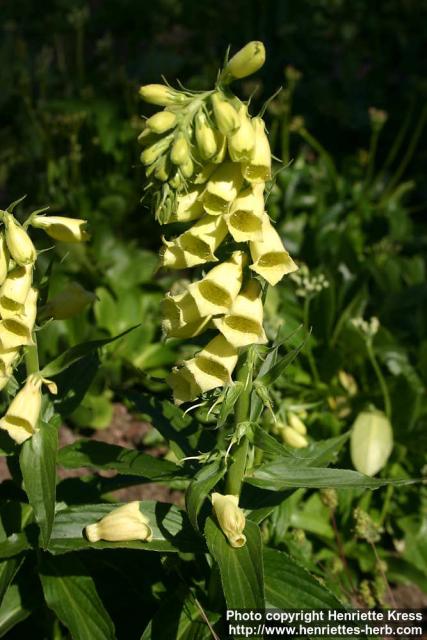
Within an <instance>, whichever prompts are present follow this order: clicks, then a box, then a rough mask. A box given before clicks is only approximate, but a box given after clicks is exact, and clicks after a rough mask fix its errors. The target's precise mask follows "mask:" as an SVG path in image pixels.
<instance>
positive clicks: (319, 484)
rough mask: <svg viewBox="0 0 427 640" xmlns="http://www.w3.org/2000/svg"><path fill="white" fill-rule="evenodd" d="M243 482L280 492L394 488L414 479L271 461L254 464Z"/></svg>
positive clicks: (413, 481) (411, 482)
mask: <svg viewBox="0 0 427 640" xmlns="http://www.w3.org/2000/svg"><path fill="white" fill-rule="evenodd" d="M245 481H246V482H248V483H250V484H252V485H254V486H256V487H260V488H262V489H270V490H272V491H283V490H284V489H287V488H291V487H292V488H295V487H307V488H312V489H322V488H328V487H336V488H341V489H344V488H351V487H358V488H361V489H378V487H383V486H385V485H389V484H391V485H393V486H396V487H399V486H405V485H408V484H413V483H415V482H417V481H416V480H388V479H383V478H370V477H369V476H364V475H363V474H361V473H358V472H357V471H352V470H351V469H328V468H323V467H307V468H304V467H300V468H298V467H295V468H291V469H287V468H286V467H284V465H283V462H282V461H280V462H271V463H268V464H265V465H262V466H260V467H258V469H256V470H255V472H254V475H253V476H252V477H248V478H246V479H245Z"/></svg>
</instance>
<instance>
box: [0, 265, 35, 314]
mask: <svg viewBox="0 0 427 640" xmlns="http://www.w3.org/2000/svg"><path fill="white" fill-rule="evenodd" d="M32 281H33V268H32V265H26V266H25V267H19V266H18V267H15V268H14V269H13V270H12V271H10V272H9V274H8V276H7V278H6V280H5V281H4V282H3V284H2V286H1V288H0V303H1V306H2V309H4V308H6V307H7V308H9V309H12V310H17V311H18V310H20V309H21V308H22V306H23V305H24V303H25V300H26V299H27V295H28V292H29V290H30V288H31V284H32Z"/></svg>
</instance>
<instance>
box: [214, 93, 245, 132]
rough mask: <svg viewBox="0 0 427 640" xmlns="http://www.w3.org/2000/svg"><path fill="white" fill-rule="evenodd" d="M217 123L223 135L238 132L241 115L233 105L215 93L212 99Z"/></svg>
mask: <svg viewBox="0 0 427 640" xmlns="http://www.w3.org/2000/svg"><path fill="white" fill-rule="evenodd" d="M211 100H212V106H213V111H214V116H215V121H216V124H217V127H218V129H219V130H220V132H221V133H222V134H223V135H225V136H226V135H228V134H230V133H233V132H234V131H236V129H237V128H238V127H239V124H240V123H239V114H238V113H237V111H236V109H235V108H234V107H233V105H232V104H231V103H230V102H229V101H228V100H226V99H225V98H224V97H223V96H222V95H221V94H220V93H218V92H217V93H214V94H213V95H212V97H211Z"/></svg>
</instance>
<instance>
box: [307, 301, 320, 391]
mask: <svg viewBox="0 0 427 640" xmlns="http://www.w3.org/2000/svg"><path fill="white" fill-rule="evenodd" d="M309 311H310V297H309V296H307V298H306V299H305V301H304V329H305V330H306V332H307V333H308V331H309V327H308V318H309ZM310 340H311V335H310V336H308V339H307V343H306V348H305V352H306V356H307V360H308V364H309V365H310V371H311V375H312V376H313V379H314V381H315V383H316V384H318V383H319V382H320V376H319V371H318V370H317V365H316V361H315V359H314V356H313V352H312V350H311V342H310Z"/></svg>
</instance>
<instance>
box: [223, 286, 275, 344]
mask: <svg viewBox="0 0 427 640" xmlns="http://www.w3.org/2000/svg"><path fill="white" fill-rule="evenodd" d="M213 322H214V324H215V326H216V328H217V329H218V330H219V331H221V333H222V335H223V336H224V337H225V338H226V339H227V340H228V342H229V343H230V344H231V345H233V347H245V346H247V345H251V344H265V343H266V342H267V336H266V335H265V332H264V328H263V326H262V322H263V304H262V300H261V286H260V284H259V282H258V281H257V280H251V281H250V282H248V284H247V285H246V286H245V288H244V289H243V290H242V291H241V293H239V295H238V296H237V298H236V299H235V301H234V302H233V305H232V307H231V311H230V313H229V314H227V315H226V316H223V317H222V318H217V319H215V320H214V321H213Z"/></svg>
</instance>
